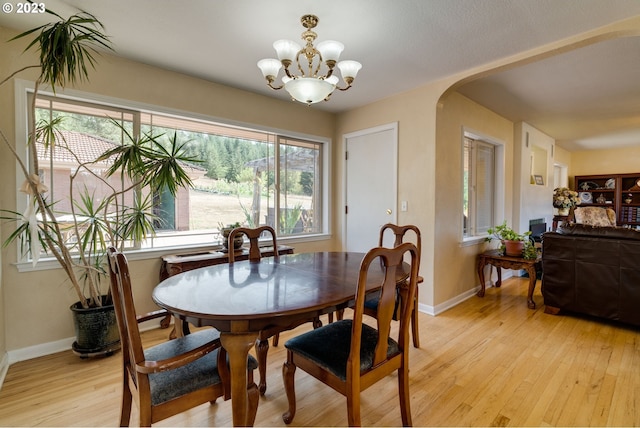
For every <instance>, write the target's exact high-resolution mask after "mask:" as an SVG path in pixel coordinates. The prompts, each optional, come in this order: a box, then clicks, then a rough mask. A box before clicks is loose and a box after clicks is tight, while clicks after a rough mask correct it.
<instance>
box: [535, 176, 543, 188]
mask: <svg viewBox="0 0 640 428" xmlns="http://www.w3.org/2000/svg"><path fill="white" fill-rule="evenodd" d="M533 178H534V180H535V182H536V184H537V185H538V186H544V178H542V176H541V175H537V174H536V175H534V176H533Z"/></svg>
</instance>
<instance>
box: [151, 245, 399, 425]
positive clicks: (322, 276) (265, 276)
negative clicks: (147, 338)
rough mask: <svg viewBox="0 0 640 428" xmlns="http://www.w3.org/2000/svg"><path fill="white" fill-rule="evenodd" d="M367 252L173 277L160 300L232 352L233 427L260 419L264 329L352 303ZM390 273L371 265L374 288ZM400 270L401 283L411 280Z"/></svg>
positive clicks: (161, 287)
mask: <svg viewBox="0 0 640 428" xmlns="http://www.w3.org/2000/svg"><path fill="white" fill-rule="evenodd" d="M363 257H364V254H363V253H351V252H315V253H300V254H291V255H284V256H280V258H279V260H276V259H274V258H273V257H267V258H263V259H261V261H259V262H253V263H252V262H249V261H241V262H236V263H233V264H223V265H215V266H208V267H203V268H199V269H195V270H192V271H188V272H183V273H180V274H178V275H175V276H172V277H170V278H167V279H165V280H164V281H162V282H161V283H160V284H158V286H156V287H155V289H154V290H153V300H154V301H155V302H156V304H158V305H159V306H160V307H162V308H165V309H167V310H168V311H169V312H171V313H172V314H174V316H176V317H177V318H179V319H180V320H182V321H187V322H189V323H192V324H193V325H196V326H212V327H215V328H216V329H218V330H219V331H220V340H221V343H222V346H223V347H224V348H225V349H226V350H227V353H228V355H229V366H230V367H229V368H230V373H231V406H232V412H233V425H234V426H247V425H250V424H249V423H247V422H250V421H252V420H253V418H254V417H255V415H249V414H248V397H247V356H248V353H249V350H250V349H251V348H252V347H253V346H254V344H255V342H256V339H257V338H258V333H259V332H260V331H261V330H263V329H265V328H267V327H271V326H274V325H276V326H284V327H286V326H289V325H296V321H299V320H312V319H313V318H314V317H318V316H320V315H323V314H327V313H331V312H333V311H336V310H339V309H345V308H347V307H349V305H350V304H352V303H353V302H354V298H355V292H356V285H357V282H358V275H359V271H360V263H361V261H362V259H363ZM376 266H378V265H377V264H376ZM405 270H407V269H405ZM407 271H408V270H407ZM382 274H383V272H382V267H381V268H380V269H375V268H373V269H370V272H369V273H368V278H369V281H368V283H369V284H370V290H369V291H371V292H374V291H376V290H377V289H379V284H380V281H381V279H382ZM396 275H397V280H398V282H402V281H404V280H405V279H406V278H407V277H408V274H407V272H404V271H402V272H400V271H399V272H397V274H396ZM177 330H179V329H177Z"/></svg>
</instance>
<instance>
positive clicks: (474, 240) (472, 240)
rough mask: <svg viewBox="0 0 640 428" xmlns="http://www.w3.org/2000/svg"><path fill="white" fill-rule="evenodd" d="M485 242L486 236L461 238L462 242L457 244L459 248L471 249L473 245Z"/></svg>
mask: <svg viewBox="0 0 640 428" xmlns="http://www.w3.org/2000/svg"><path fill="white" fill-rule="evenodd" d="M486 241H487V236H486V235H485V236H471V237H468V238H462V241H461V242H460V243H459V246H460V247H472V246H474V245H480V244H482V243H484V242H486Z"/></svg>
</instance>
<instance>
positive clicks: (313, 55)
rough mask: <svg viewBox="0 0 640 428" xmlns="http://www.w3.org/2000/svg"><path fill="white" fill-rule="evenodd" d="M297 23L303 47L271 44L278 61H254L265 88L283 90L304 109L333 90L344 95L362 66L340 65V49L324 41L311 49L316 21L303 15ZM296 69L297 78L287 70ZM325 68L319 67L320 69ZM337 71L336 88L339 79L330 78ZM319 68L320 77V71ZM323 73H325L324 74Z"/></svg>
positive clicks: (286, 42) (285, 42) (279, 42)
mask: <svg viewBox="0 0 640 428" xmlns="http://www.w3.org/2000/svg"><path fill="white" fill-rule="evenodd" d="M300 21H301V22H302V26H303V27H304V28H306V30H305V31H304V32H303V33H302V40H304V41H305V42H306V44H305V46H304V47H302V48H301V47H300V45H299V44H297V43H296V42H293V41H291V40H277V41H276V42H274V43H273V47H274V49H275V50H276V54H277V55H278V59H272V58H269V59H262V60H260V61H258V68H260V71H262V75H263V76H264V78H265V79H267V85H269V87H270V88H272V89H276V90H277V89H282V88H284V89H285V90H286V91H287V92H288V93H289V94H290V95H291V96H292V97H293V99H294V100H296V101H300V102H301V103H305V104H307V105H309V104H314V103H317V102H320V101H323V100H325V101H326V100H328V99H329V96H330V95H331V94H332V93H333V91H334V90H335V89H339V90H341V91H346V90H347V89H349V88H350V87H351V84H352V83H353V81H354V79H355V78H356V75H357V74H358V71H359V70H360V68H362V65H361V64H360V63H359V62H357V61H340V62H338V59H339V58H340V54H341V53H342V51H343V50H344V45H343V44H342V43H340V42H336V41H333V40H326V41H324V42H320V43H318V47H317V48H316V47H314V46H313V41H314V40H315V39H316V37H318V35H317V34H316V33H315V32H314V31H313V30H312V28H315V26H316V25H318V17H317V16H315V15H304V16H303V17H302V18H301V19H300ZM294 60H295V63H296V64H297V66H298V71H299V72H300V74H294V73H295V72H294V71H292V70H290V69H289V67H291V64H293V62H294ZM323 64H324V65H325V66H326V67H322V65H323ZM336 66H337V67H338V68H339V69H340V74H342V79H343V80H344V86H343V87H340V86H338V83H339V81H340V79H339V78H338V77H337V76H336V75H335V74H334V68H335V67H336ZM280 67H284V73H285V75H284V76H282V83H283V84H282V85H281V86H274V84H273V83H274V82H275V80H276V78H277V77H278V73H279V71H280ZM321 68H323V73H324V74H322V73H321V72H320V69H321ZM325 71H326V72H325Z"/></svg>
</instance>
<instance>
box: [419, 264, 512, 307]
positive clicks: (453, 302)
mask: <svg viewBox="0 0 640 428" xmlns="http://www.w3.org/2000/svg"><path fill="white" fill-rule="evenodd" d="M512 276H513V274H512V271H511V270H503V271H502V280H503V281H504V280H505V279H507V278H511V277H512ZM485 287H486V288H491V287H493V282H492V281H491V278H489V280H488V281H487V283H486V285H485ZM479 290H480V286H479V285H478V286H476V287H475V288H472V289H471V290H467V291H465V292H464V293H462V294H460V295H458V296H456V297H454V298H452V299H449V300H447V301H446V302H443V303H440V304H439V305H436V306H432V305H425V304H424V303H418V311H420V312H423V313H425V314H428V315H431V316H438V314H441V313H443V312H444V311H446V310H448V309H451V308H453V307H454V306H456V305H459V304H460V303H462V302H464V301H465V300H467V299H469V298H471V297H473V296H475V295H476V293H477V292H478V291H479Z"/></svg>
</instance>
